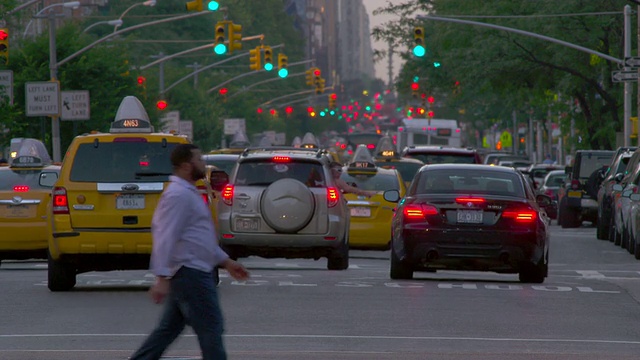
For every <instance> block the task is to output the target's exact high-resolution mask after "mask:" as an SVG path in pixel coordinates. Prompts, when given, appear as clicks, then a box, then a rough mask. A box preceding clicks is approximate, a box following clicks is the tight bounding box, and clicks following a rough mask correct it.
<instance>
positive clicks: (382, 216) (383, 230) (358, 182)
mask: <svg viewBox="0 0 640 360" xmlns="http://www.w3.org/2000/svg"><path fill="white" fill-rule="evenodd" d="M340 178H341V179H342V180H344V181H345V182H346V183H347V184H349V185H351V186H354V187H357V188H359V189H363V190H368V191H375V192H376V194H375V195H374V196H372V197H370V198H367V197H364V196H359V195H355V194H350V193H347V194H345V195H344V197H345V199H346V200H347V205H348V207H349V214H350V216H351V221H350V228H349V247H350V248H354V249H381V250H384V249H388V248H389V243H390V241H391V220H392V219H393V214H394V209H395V207H396V204H395V203H392V202H388V201H386V200H385V199H384V198H383V195H382V194H383V192H384V191H385V190H398V191H399V192H400V196H401V197H402V196H404V194H405V192H406V187H405V184H404V181H403V180H402V177H401V176H400V173H399V172H398V171H397V170H395V169H383V168H381V167H377V166H376V164H375V162H374V160H373V157H372V156H371V153H369V150H368V149H367V147H366V145H364V144H361V145H358V147H357V148H356V151H355V152H354V154H353V157H352V159H351V162H350V163H349V164H348V165H347V166H345V167H343V169H342V174H341V175H340Z"/></svg>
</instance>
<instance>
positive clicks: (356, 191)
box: [336, 179, 375, 197]
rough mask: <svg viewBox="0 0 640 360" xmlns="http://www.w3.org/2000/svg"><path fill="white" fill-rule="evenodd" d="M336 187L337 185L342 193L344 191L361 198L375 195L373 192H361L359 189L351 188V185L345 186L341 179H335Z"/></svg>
mask: <svg viewBox="0 0 640 360" xmlns="http://www.w3.org/2000/svg"><path fill="white" fill-rule="evenodd" d="M336 185H338V187H339V188H340V189H341V190H342V191H344V192H346V193H351V194H356V195H362V196H368V197H371V196H373V195H374V194H375V192H373V191H366V190H361V189H358V188H357V187H354V186H351V185H349V184H347V183H346V181H344V180H342V179H337V180H336Z"/></svg>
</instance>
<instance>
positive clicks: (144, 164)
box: [138, 161, 149, 167]
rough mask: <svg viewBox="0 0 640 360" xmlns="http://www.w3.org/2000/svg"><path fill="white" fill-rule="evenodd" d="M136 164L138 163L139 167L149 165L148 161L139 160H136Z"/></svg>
mask: <svg viewBox="0 0 640 360" xmlns="http://www.w3.org/2000/svg"><path fill="white" fill-rule="evenodd" d="M138 165H140V166H141V167H149V162H148V161H140V162H138Z"/></svg>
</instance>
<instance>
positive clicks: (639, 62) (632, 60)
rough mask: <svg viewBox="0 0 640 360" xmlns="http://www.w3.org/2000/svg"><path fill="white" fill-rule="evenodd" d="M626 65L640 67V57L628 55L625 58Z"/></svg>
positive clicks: (627, 66)
mask: <svg viewBox="0 0 640 360" xmlns="http://www.w3.org/2000/svg"><path fill="white" fill-rule="evenodd" d="M624 67H626V68H634V69H637V68H639V67H640V57H637V56H636V57H626V58H624Z"/></svg>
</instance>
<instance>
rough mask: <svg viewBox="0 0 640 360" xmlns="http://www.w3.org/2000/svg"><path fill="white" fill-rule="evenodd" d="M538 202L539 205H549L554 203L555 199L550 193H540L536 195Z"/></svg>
mask: <svg viewBox="0 0 640 360" xmlns="http://www.w3.org/2000/svg"><path fill="white" fill-rule="evenodd" d="M536 202H537V203H538V205H540V206H542V207H547V206H549V205H551V204H553V199H551V197H550V196H549V195H545V194H538V195H536Z"/></svg>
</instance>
